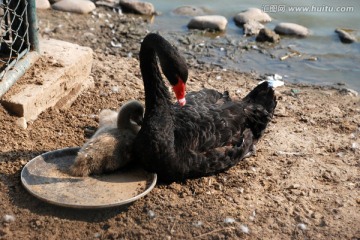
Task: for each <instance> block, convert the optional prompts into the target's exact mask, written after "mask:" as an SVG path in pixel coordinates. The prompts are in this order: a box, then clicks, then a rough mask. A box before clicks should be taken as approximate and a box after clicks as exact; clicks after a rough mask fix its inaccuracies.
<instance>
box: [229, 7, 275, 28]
mask: <svg viewBox="0 0 360 240" xmlns="http://www.w3.org/2000/svg"><path fill="white" fill-rule="evenodd" d="M250 20H253V21H256V22H260V23H267V22H271V17H270V16H269V14H267V13H266V12H264V11H262V10H261V9H259V8H249V9H247V10H245V11H243V12H241V13H238V14H237V15H236V16H235V17H234V21H235V23H236V24H237V25H240V26H242V25H244V24H245V23H247V22H249V21H250Z"/></svg>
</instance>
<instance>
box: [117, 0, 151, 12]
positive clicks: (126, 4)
mask: <svg viewBox="0 0 360 240" xmlns="http://www.w3.org/2000/svg"><path fill="white" fill-rule="evenodd" d="M120 7H121V10H122V11H123V12H124V13H136V14H141V15H154V14H155V8H154V5H153V4H152V3H149V2H139V1H133V0H121V1H120Z"/></svg>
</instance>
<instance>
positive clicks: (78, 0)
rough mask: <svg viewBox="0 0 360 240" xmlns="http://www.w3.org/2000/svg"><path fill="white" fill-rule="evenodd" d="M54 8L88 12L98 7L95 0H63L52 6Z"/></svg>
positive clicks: (81, 12)
mask: <svg viewBox="0 0 360 240" xmlns="http://www.w3.org/2000/svg"><path fill="white" fill-rule="evenodd" d="M51 7H52V8H53V9H54V10H58V11H63V12H72V13H80V14H86V13H89V12H91V11H94V10H95V9H96V6H95V4H94V3H93V2H91V1H88V0H62V1H59V2H56V3H54V4H53V5H52V6H51Z"/></svg>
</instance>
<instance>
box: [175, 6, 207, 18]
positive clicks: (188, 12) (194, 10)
mask: <svg viewBox="0 0 360 240" xmlns="http://www.w3.org/2000/svg"><path fill="white" fill-rule="evenodd" d="M172 12H173V13H174V14H176V15H180V16H200V15H205V14H208V13H209V11H208V10H207V9H205V8H203V7H197V6H181V7H178V8H176V9H174V10H173V11H172Z"/></svg>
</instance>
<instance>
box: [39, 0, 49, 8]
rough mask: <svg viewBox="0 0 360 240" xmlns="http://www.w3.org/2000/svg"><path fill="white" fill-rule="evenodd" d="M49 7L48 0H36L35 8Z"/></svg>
mask: <svg viewBox="0 0 360 240" xmlns="http://www.w3.org/2000/svg"><path fill="white" fill-rule="evenodd" d="M50 7H51V6H50V2H49V0H36V9H49V8H50Z"/></svg>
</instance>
